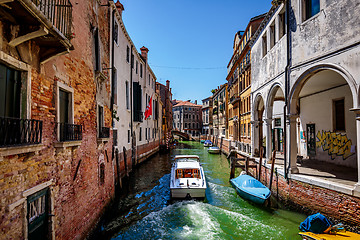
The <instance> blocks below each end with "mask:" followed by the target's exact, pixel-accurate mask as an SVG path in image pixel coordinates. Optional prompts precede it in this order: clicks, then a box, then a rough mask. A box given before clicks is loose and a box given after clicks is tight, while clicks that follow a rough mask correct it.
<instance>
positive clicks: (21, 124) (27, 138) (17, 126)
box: [0, 117, 42, 148]
mask: <svg viewBox="0 0 360 240" xmlns="http://www.w3.org/2000/svg"><path fill="white" fill-rule="evenodd" d="M41 138H42V121H40V120H34V119H18V118H6V117H0V147H1V148H3V147H13V146H14V147H15V146H23V145H33V144H39V143H41Z"/></svg>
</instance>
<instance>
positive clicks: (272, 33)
mask: <svg viewBox="0 0 360 240" xmlns="http://www.w3.org/2000/svg"><path fill="white" fill-rule="evenodd" d="M274 46H275V23H274V22H273V23H272V24H271V25H270V49H271V48H273V47H274Z"/></svg>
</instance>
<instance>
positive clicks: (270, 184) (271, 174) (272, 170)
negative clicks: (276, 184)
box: [269, 150, 276, 192]
mask: <svg viewBox="0 0 360 240" xmlns="http://www.w3.org/2000/svg"><path fill="white" fill-rule="evenodd" d="M275 155H276V150H274V151H273V152H272V156H271V158H272V159H271V160H272V161H271V172H270V183H269V190H270V192H271V186H272V180H273V175H274V165H275Z"/></svg>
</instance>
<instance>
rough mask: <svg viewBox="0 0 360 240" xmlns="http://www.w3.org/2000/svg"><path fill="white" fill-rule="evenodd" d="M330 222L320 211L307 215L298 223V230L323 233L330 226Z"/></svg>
mask: <svg viewBox="0 0 360 240" xmlns="http://www.w3.org/2000/svg"><path fill="white" fill-rule="evenodd" d="M331 225H332V224H331V222H330V221H329V219H327V218H326V217H325V216H324V215H322V214H321V213H316V214H313V215H310V216H308V217H307V218H306V219H305V221H303V222H302V223H300V227H299V228H300V230H301V231H303V232H312V233H324V231H325V230H326V229H328V228H329V227H331Z"/></svg>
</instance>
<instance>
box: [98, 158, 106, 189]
mask: <svg viewBox="0 0 360 240" xmlns="http://www.w3.org/2000/svg"><path fill="white" fill-rule="evenodd" d="M99 178H100V183H101V184H104V183H105V164H104V163H101V164H100V169H99Z"/></svg>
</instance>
